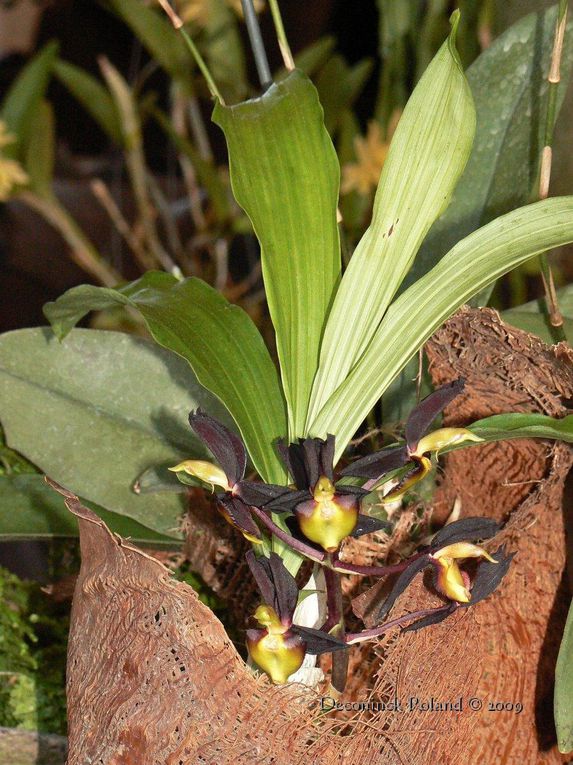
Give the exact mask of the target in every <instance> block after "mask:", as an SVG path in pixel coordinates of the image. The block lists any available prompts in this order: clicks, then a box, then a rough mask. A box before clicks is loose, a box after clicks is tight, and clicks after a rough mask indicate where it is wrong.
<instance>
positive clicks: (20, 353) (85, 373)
mask: <svg viewBox="0 0 573 765" xmlns="http://www.w3.org/2000/svg"><path fill="white" fill-rule="evenodd" d="M198 406H200V407H202V408H203V409H205V410H207V411H211V412H212V413H213V415H214V416H216V417H218V418H220V419H224V420H225V421H226V422H227V423H229V422H230V417H229V415H228V413H227V412H226V411H225V409H224V408H223V407H222V406H221V404H220V403H219V402H218V401H217V399H216V398H215V397H214V396H213V395H211V394H210V393H209V392H208V391H206V390H205V389H204V388H203V387H201V385H200V384H199V383H198V382H197V379H196V377H195V375H194V374H193V372H192V371H191V369H190V368H189V365H188V364H187V363H186V362H185V361H183V360H182V359H180V358H178V356H176V355H175V354H174V353H170V352H169V351H165V350H164V349H163V348H159V347H158V346H157V345H156V344H155V343H151V342H149V341H147V340H143V339H142V338H136V337H132V336H131V335H126V334H123V333H120V332H104V331H100V330H86V329H77V330H74V331H73V332H72V333H71V334H70V335H69V337H68V338H67V339H66V341H65V342H64V343H59V342H58V340H57V338H56V337H55V336H54V334H53V333H52V331H51V330H50V329H48V328H45V327H42V328H35V329H22V330H16V331H15V332H7V333H6V334H4V335H2V337H0V422H1V424H2V427H3V429H4V433H5V436H6V441H7V443H8V446H9V447H10V448H12V449H15V450H16V451H17V452H19V453H20V454H22V455H24V456H25V457H26V458H27V459H28V460H29V461H30V462H32V463H33V464H34V465H36V466H37V467H38V468H39V469H40V470H41V471H43V472H44V473H46V474H47V475H49V476H50V477H51V478H53V479H54V480H55V481H57V482H58V483H61V484H62V485H63V486H66V487H67V488H68V489H70V490H71V491H73V492H75V493H76V494H79V495H80V496H81V497H83V498H85V499H86V500H88V501H91V502H95V503H96V504H98V505H99V506H101V507H103V508H105V509H106V510H108V511H110V512H113V513H116V514H118V515H123V516H126V518H131V519H133V520H135V521H138V522H139V523H140V524H143V525H144V526H146V527H147V528H150V529H154V530H155V531H157V532H160V533H162V534H167V535H169V536H178V529H179V523H180V516H181V515H182V514H183V513H184V512H185V503H184V500H183V499H182V498H181V497H180V496H178V495H176V494H156V495H150V494H139V495H138V494H136V493H135V492H134V491H133V486H134V483H135V482H136V480H137V479H138V478H139V476H140V475H141V473H142V472H143V471H144V470H146V469H147V468H149V467H151V466H154V465H157V464H162V463H168V464H171V465H173V464H177V463H178V462H180V461H181V460H182V459H185V458H188V457H199V458H203V459H204V458H207V457H208V456H209V455H208V452H207V451H206V449H205V448H204V447H203V445H202V444H201V443H200V442H199V440H198V439H197V438H196V437H195V436H194V434H193V432H192V431H191V428H190V427H189V424H188V421H187V415H188V413H189V410H190V409H195V408H197V407H198ZM12 488H13V489H14V487H12ZM20 490H23V487H22V486H20ZM0 501H1V498H0ZM50 506H52V505H51V504H50ZM11 512H14V510H11ZM48 525H49V520H48V519H46V526H48ZM12 528H13V531H14V530H16V529H15V527H12Z"/></svg>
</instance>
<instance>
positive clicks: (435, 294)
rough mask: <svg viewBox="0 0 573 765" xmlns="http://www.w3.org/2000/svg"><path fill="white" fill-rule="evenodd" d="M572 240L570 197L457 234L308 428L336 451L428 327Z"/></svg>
mask: <svg viewBox="0 0 573 765" xmlns="http://www.w3.org/2000/svg"><path fill="white" fill-rule="evenodd" d="M571 241H573V197H558V198H555V199H548V200H545V201H543V202H537V203H536V204H532V205H528V206H526V207H522V208H520V209H519V210H514V211H513V212H511V213H508V214H507V215H503V216H501V217H500V218H498V219H496V220H495V221H492V222H491V223H489V224H488V225H487V226H484V227H483V228H480V229H478V230H477V231H475V232H474V233H473V234H470V236H468V237H466V238H465V239H462V241H461V242H459V243H458V244H457V245H456V246H455V247H454V248H453V249H451V250H450V252H449V253H448V254H447V255H445V256H444V257H443V258H442V260H441V261H440V262H439V263H438V265H436V266H435V267H434V268H433V269H432V270H431V271H430V272H429V273H427V274H426V275H425V276H424V277H422V278H421V279H420V280H418V281H417V282H416V283H415V284H413V285H412V286H411V287H410V288H409V289H407V290H406V291H405V292H404V293H403V294H402V295H400V297H399V298H397V300H396V301H395V302H394V303H393V304H392V306H391V307H390V308H389V310H388V312H387V314H386V316H385V317H384V320H383V321H382V323H381V325H380V327H379V328H378V330H377V332H376V334H375V336H374V339H373V340H372V342H371V343H370V345H369V347H368V350H367V351H366V353H365V354H364V356H363V357H362V358H361V359H360V362H359V363H358V364H357V365H356V366H355V367H354V369H353V370H352V372H351V374H350V375H349V377H348V378H347V380H346V381H345V382H344V383H343V384H342V385H341V386H340V387H339V388H338V389H337V390H336V392H335V393H334V395H332V396H331V397H330V399H329V400H328V402H327V403H326V405H325V406H324V407H323V409H322V410H321V412H320V413H319V415H318V416H317V417H316V419H315V420H314V421H313V423H312V424H311V427H310V433H311V434H312V435H316V436H323V435H326V434H327V433H335V434H336V436H337V453H338V455H340V454H341V453H342V451H343V450H344V448H345V446H346V445H347V444H348V442H349V440H350V439H351V438H352V436H353V434H354V433H355V432H356V430H357V428H358V427H359V425H360V424H361V422H362V421H363V420H364V418H365V417H366V415H367V413H368V412H369V411H370V409H371V408H372V407H373V406H374V404H375V403H376V401H377V400H378V399H379V398H380V396H381V395H382V394H383V393H384V391H385V390H386V389H387V388H388V386H389V385H390V383H391V382H392V380H393V379H394V378H395V377H396V375H397V374H398V373H399V372H400V371H401V370H402V368H403V367H404V366H405V365H406V363H407V362H408V361H409V359H410V358H412V356H413V355H414V354H415V353H416V352H417V351H418V350H419V348H421V347H422V345H423V344H424V343H425V342H426V340H427V339H428V338H429V337H430V336H431V335H432V333H433V332H434V331H435V330H436V329H437V328H438V327H439V326H440V325H441V324H442V323H443V322H444V321H445V320H446V319H448V318H449V317H450V316H451V315H452V314H453V313H454V312H455V311H456V309H457V308H458V307H459V306H461V305H462V304H463V303H465V302H466V301H467V300H468V299H469V298H470V297H471V296H472V295H474V294H475V293H476V292H478V291H479V290H480V289H483V287H484V286H485V285H486V284H489V282H491V281H492V280H493V279H497V278H498V277H499V276H502V275H503V274H504V273H506V272H507V271H509V270H511V269H512V268H515V267H516V266H518V265H519V264H520V263H523V262H525V261H526V260H528V259H529V258H531V257H532V256H533V255H537V254H538V253H540V252H544V251H545V250H548V249H551V248H552V247H558V246H560V245H562V244H567V243H568V242H571Z"/></svg>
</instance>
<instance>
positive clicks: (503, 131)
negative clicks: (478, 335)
mask: <svg viewBox="0 0 573 765" xmlns="http://www.w3.org/2000/svg"><path fill="white" fill-rule="evenodd" d="M556 18H557V9H556V7H553V8H550V9H548V10H546V11H543V12H541V13H535V14H530V15H528V16H525V17H524V18H522V19H520V20H519V21H517V22H516V23H515V24H513V26H511V27H510V28H509V29H508V30H507V31H506V32H504V33H503V34H502V35H500V36H499V37H498V38H497V39H496V40H494V42H493V43H492V45H491V46H490V47H489V48H488V49H487V50H485V51H484V52H483V53H482V54H481V55H480V56H479V57H478V58H477V59H476V61H475V62H474V63H473V64H472V65H471V66H470V68H469V69H468V71H467V73H466V74H467V78H468V83H469V85H470V88H471V91H472V95H473V97H474V101H475V105H476V111H477V130H476V139H475V142H474V145H473V149H472V153H471V157H470V159H469V161H468V164H467V167H466V169H465V171H464V174H463V176H462V178H461V179H460V182H459V183H458V185H457V187H456V190H455V192H454V195H453V197H452V202H451V204H450V205H449V207H448V209H447V210H446V212H445V213H444V214H443V215H442V216H441V217H440V219H439V220H438V221H436V223H435V225H434V226H432V229H431V231H430V232H429V233H428V236H427V237H426V240H425V241H424V244H423V245H422V248H421V249H420V252H419V253H418V255H417V256H416V261H415V263H414V266H413V268H412V271H411V272H410V274H408V277H407V278H406V283H407V284H408V286H409V285H410V284H412V283H413V282H414V281H415V280H416V279H418V278H419V277H420V276H422V275H423V274H424V273H427V272H428V271H429V270H430V268H432V267H433V266H434V265H435V264H436V263H437V262H438V261H439V259H440V258H441V257H442V256H443V255H445V253H446V252H448V250H449V249H451V248H452V247H453V246H454V244H455V243H456V242H458V241H459V240H460V239H461V238H462V237H464V236H467V235H468V234H471V232H472V231H475V230H476V229H477V228H479V227H480V226H483V225H485V224H486V223H489V222H490V221H491V220H493V219H494V218H496V217H497V216H498V215H503V214H504V213H506V212H509V211H510V210H515V209H516V208H518V207H520V206H521V205H524V204H527V203H528V201H530V199H531V196H530V195H531V191H532V188H533V186H534V183H535V179H536V175H537V169H538V162H539V156H540V152H541V149H542V148H543V144H544V130H545V120H543V119H540V117H539V115H544V114H545V113H546V111H547V97H548V95H547V72H548V70H549V64H550V59H551V52H552V49H553V38H554V35H555V21H556ZM572 62H573V23H572V22H570V23H569V25H568V28H567V31H566V34H565V42H564V48H563V57H562V61H561V84H560V85H559V90H558V100H557V113H559V108H560V106H561V102H562V100H563V97H564V95H565V91H566V89H567V82H568V79H569V73H570V70H571V65H572ZM487 292H488V295H489V290H488V291H487ZM488 295H486V294H484V296H483V298H485V299H482V301H481V303H480V304H481V305H484V304H485V303H487V299H488Z"/></svg>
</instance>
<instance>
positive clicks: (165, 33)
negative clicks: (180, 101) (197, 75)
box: [108, 0, 193, 89]
mask: <svg viewBox="0 0 573 765" xmlns="http://www.w3.org/2000/svg"><path fill="white" fill-rule="evenodd" d="M108 4H109V6H110V7H111V8H112V9H113V11H114V12H115V13H116V14H117V15H118V16H119V17H120V18H121V19H122V20H123V21H124V22H125V23H126V24H127V26H128V27H130V29H131V30H132V32H133V33H134V35H135V36H136V37H137V38H138V39H139V40H140V41H141V43H142V44H143V46H144V47H145V48H146V50H147V52H148V53H149V55H150V56H151V57H152V58H154V59H155V60H156V61H157V63H158V64H159V65H160V66H161V67H163V69H165V71H166V72H167V73H168V74H170V75H171V77H173V79H175V80H178V81H179V82H180V83H182V84H184V85H185V86H186V87H187V88H188V89H191V71H192V67H193V61H192V59H191V56H190V54H189V52H188V50H187V48H186V46H185V42H184V40H183V38H182V36H181V35H180V34H179V32H177V31H176V30H175V29H174V28H173V27H172V26H171V24H170V23H169V21H168V20H167V17H166V16H165V15H164V14H163V13H162V11H161V10H155V9H153V8H150V7H148V6H146V5H145V4H144V3H142V2H140V0H108Z"/></svg>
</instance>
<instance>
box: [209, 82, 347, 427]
mask: <svg viewBox="0 0 573 765" xmlns="http://www.w3.org/2000/svg"><path fill="white" fill-rule="evenodd" d="M213 119H214V121H215V122H216V123H217V124H218V125H220V127H221V128H222V129H223V131H224V132H225V137H226V139H227V144H228V147H229V157H230V170H231V182H232V186H233V191H234V194H235V197H236V199H237V201H238V203H239V204H240V205H241V207H243V208H244V210H245V211H246V213H247V214H248V216H249V218H250V219H251V221H252V223H253V227H254V229H255V232H256V234H257V237H258V239H259V242H260V243H261V249H262V262H263V276H264V279H265V287H266V293H267V300H268V303H269V309H270V313H271V317H272V320H273V324H274V327H275V331H276V336H277V349H278V355H279V360H280V365H281V372H282V379H283V387H284V391H285V397H286V400H287V403H288V407H289V430H290V436H291V439H292V438H294V437H296V436H301V435H304V423H305V419H306V413H307V408H308V401H309V397H310V390H311V386H312V381H313V378H314V375H315V373H316V369H317V366H318V355H319V345H320V339H321V336H322V331H323V327H324V321H325V317H326V314H327V311H328V307H329V305H330V302H331V300H332V297H333V293H334V290H335V288H336V284H337V282H338V279H339V274H340V247H339V240H338V228H337V224H336V205H337V200H338V183H339V167H338V161H337V158H336V153H335V151H334V147H333V146H332V143H331V141H330V138H329V136H328V133H327V132H326V130H325V127H324V123H323V118H322V109H321V106H320V104H319V101H318V98H317V93H316V89H315V87H314V86H313V85H312V83H311V82H310V80H308V79H307V77H306V76H305V75H303V74H302V73H301V72H297V71H296V70H295V71H294V72H292V73H291V74H290V75H289V76H288V77H287V78H286V79H285V80H283V81H282V82H279V83H278V84H275V85H273V86H272V87H271V88H269V90H268V91H267V92H266V93H265V94H264V95H262V96H261V97H260V98H257V99H254V100H252V101H247V102H245V103H242V104H238V105H237V106H232V107H224V106H222V105H221V104H217V106H216V107H215V111H214V114H213Z"/></svg>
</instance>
